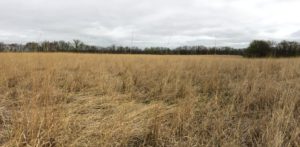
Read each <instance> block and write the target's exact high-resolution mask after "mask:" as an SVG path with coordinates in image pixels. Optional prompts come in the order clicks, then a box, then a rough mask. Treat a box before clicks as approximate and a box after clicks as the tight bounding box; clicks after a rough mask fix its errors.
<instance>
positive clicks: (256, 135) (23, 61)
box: [0, 53, 300, 147]
mask: <svg viewBox="0 0 300 147" xmlns="http://www.w3.org/2000/svg"><path fill="white" fill-rule="evenodd" d="M0 146H5V147H14V146H20V147H27V146H28V147H31V146H32V147H33V146H34V147H62V146H74V147H84V146H89V147H90V146H92V147H93V146H95V147H98V146H103V147H106V146H121V147H123V146H124V147H127V146H128V147H139V146H153V147H155V146H156V147H160V146H170V147H189V146H216V147H218V146H245V147H248V146H249V147H252V146H269V147H283V146H284V147H297V146H300V58H279V59H274V58H265V59H248V58H242V57H240V56H176V55H174V56H171V55H164V56H161V55H111V54H72V53H0Z"/></svg>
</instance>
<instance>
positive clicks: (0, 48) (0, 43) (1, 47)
mask: <svg viewBox="0 0 300 147" xmlns="http://www.w3.org/2000/svg"><path fill="white" fill-rule="evenodd" d="M4 50H5V44H4V43H3V42H0V52H3V51H4Z"/></svg>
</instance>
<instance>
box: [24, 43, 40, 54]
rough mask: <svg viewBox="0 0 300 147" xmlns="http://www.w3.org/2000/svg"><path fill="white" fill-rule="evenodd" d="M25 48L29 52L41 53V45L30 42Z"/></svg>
mask: <svg viewBox="0 0 300 147" xmlns="http://www.w3.org/2000/svg"><path fill="white" fill-rule="evenodd" d="M25 48H26V49H27V50H28V51H34V52H37V51H39V44H38V43H36V42H28V43H26V45H25Z"/></svg>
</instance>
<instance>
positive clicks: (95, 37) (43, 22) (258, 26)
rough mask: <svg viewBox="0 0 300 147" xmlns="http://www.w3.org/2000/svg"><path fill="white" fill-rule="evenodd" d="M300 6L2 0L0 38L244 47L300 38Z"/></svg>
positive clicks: (195, 0) (270, 1)
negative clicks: (269, 40)
mask: <svg viewBox="0 0 300 147" xmlns="http://www.w3.org/2000/svg"><path fill="white" fill-rule="evenodd" d="M299 6H300V1H297V0H285V1H281V0H263V1H261V0H214V1H205V0H185V1H183V0H164V1H161V0H151V1H149V0H110V1H104V0H103V1H99V0H63V1H62V0H26V1H24V0H1V1H0V12H1V13H0V19H1V21H0V41H4V42H25V41H42V40H72V39H74V38H76V39H81V40H83V41H85V42H87V43H90V44H95V45H104V46H106V45H111V44H118V45H136V46H177V45H187V44H193V45H198V44H202V45H209V46H210V45H214V43H215V42H217V45H229V46H234V47H244V46H246V45H247V44H248V43H249V41H251V40H252V39H272V40H280V39H297V38H300V37H299V36H300V35H299V32H297V31H298V30H299V26H300V20H299V19H297V18H299V17H300V13H299V9H298V7H299ZM295 32H296V33H295ZM297 36H298V37H297Z"/></svg>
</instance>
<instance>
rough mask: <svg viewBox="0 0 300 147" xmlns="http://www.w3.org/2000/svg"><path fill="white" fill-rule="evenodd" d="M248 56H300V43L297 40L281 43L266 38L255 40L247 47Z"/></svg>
mask: <svg viewBox="0 0 300 147" xmlns="http://www.w3.org/2000/svg"><path fill="white" fill-rule="evenodd" d="M244 56H246V57H296V56H300V44H299V43H298V42H295V41H281V42H279V43H276V42H272V41H264V40H254V41H252V42H251V43H250V45H249V47H248V48H247V49H245V53H244Z"/></svg>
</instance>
